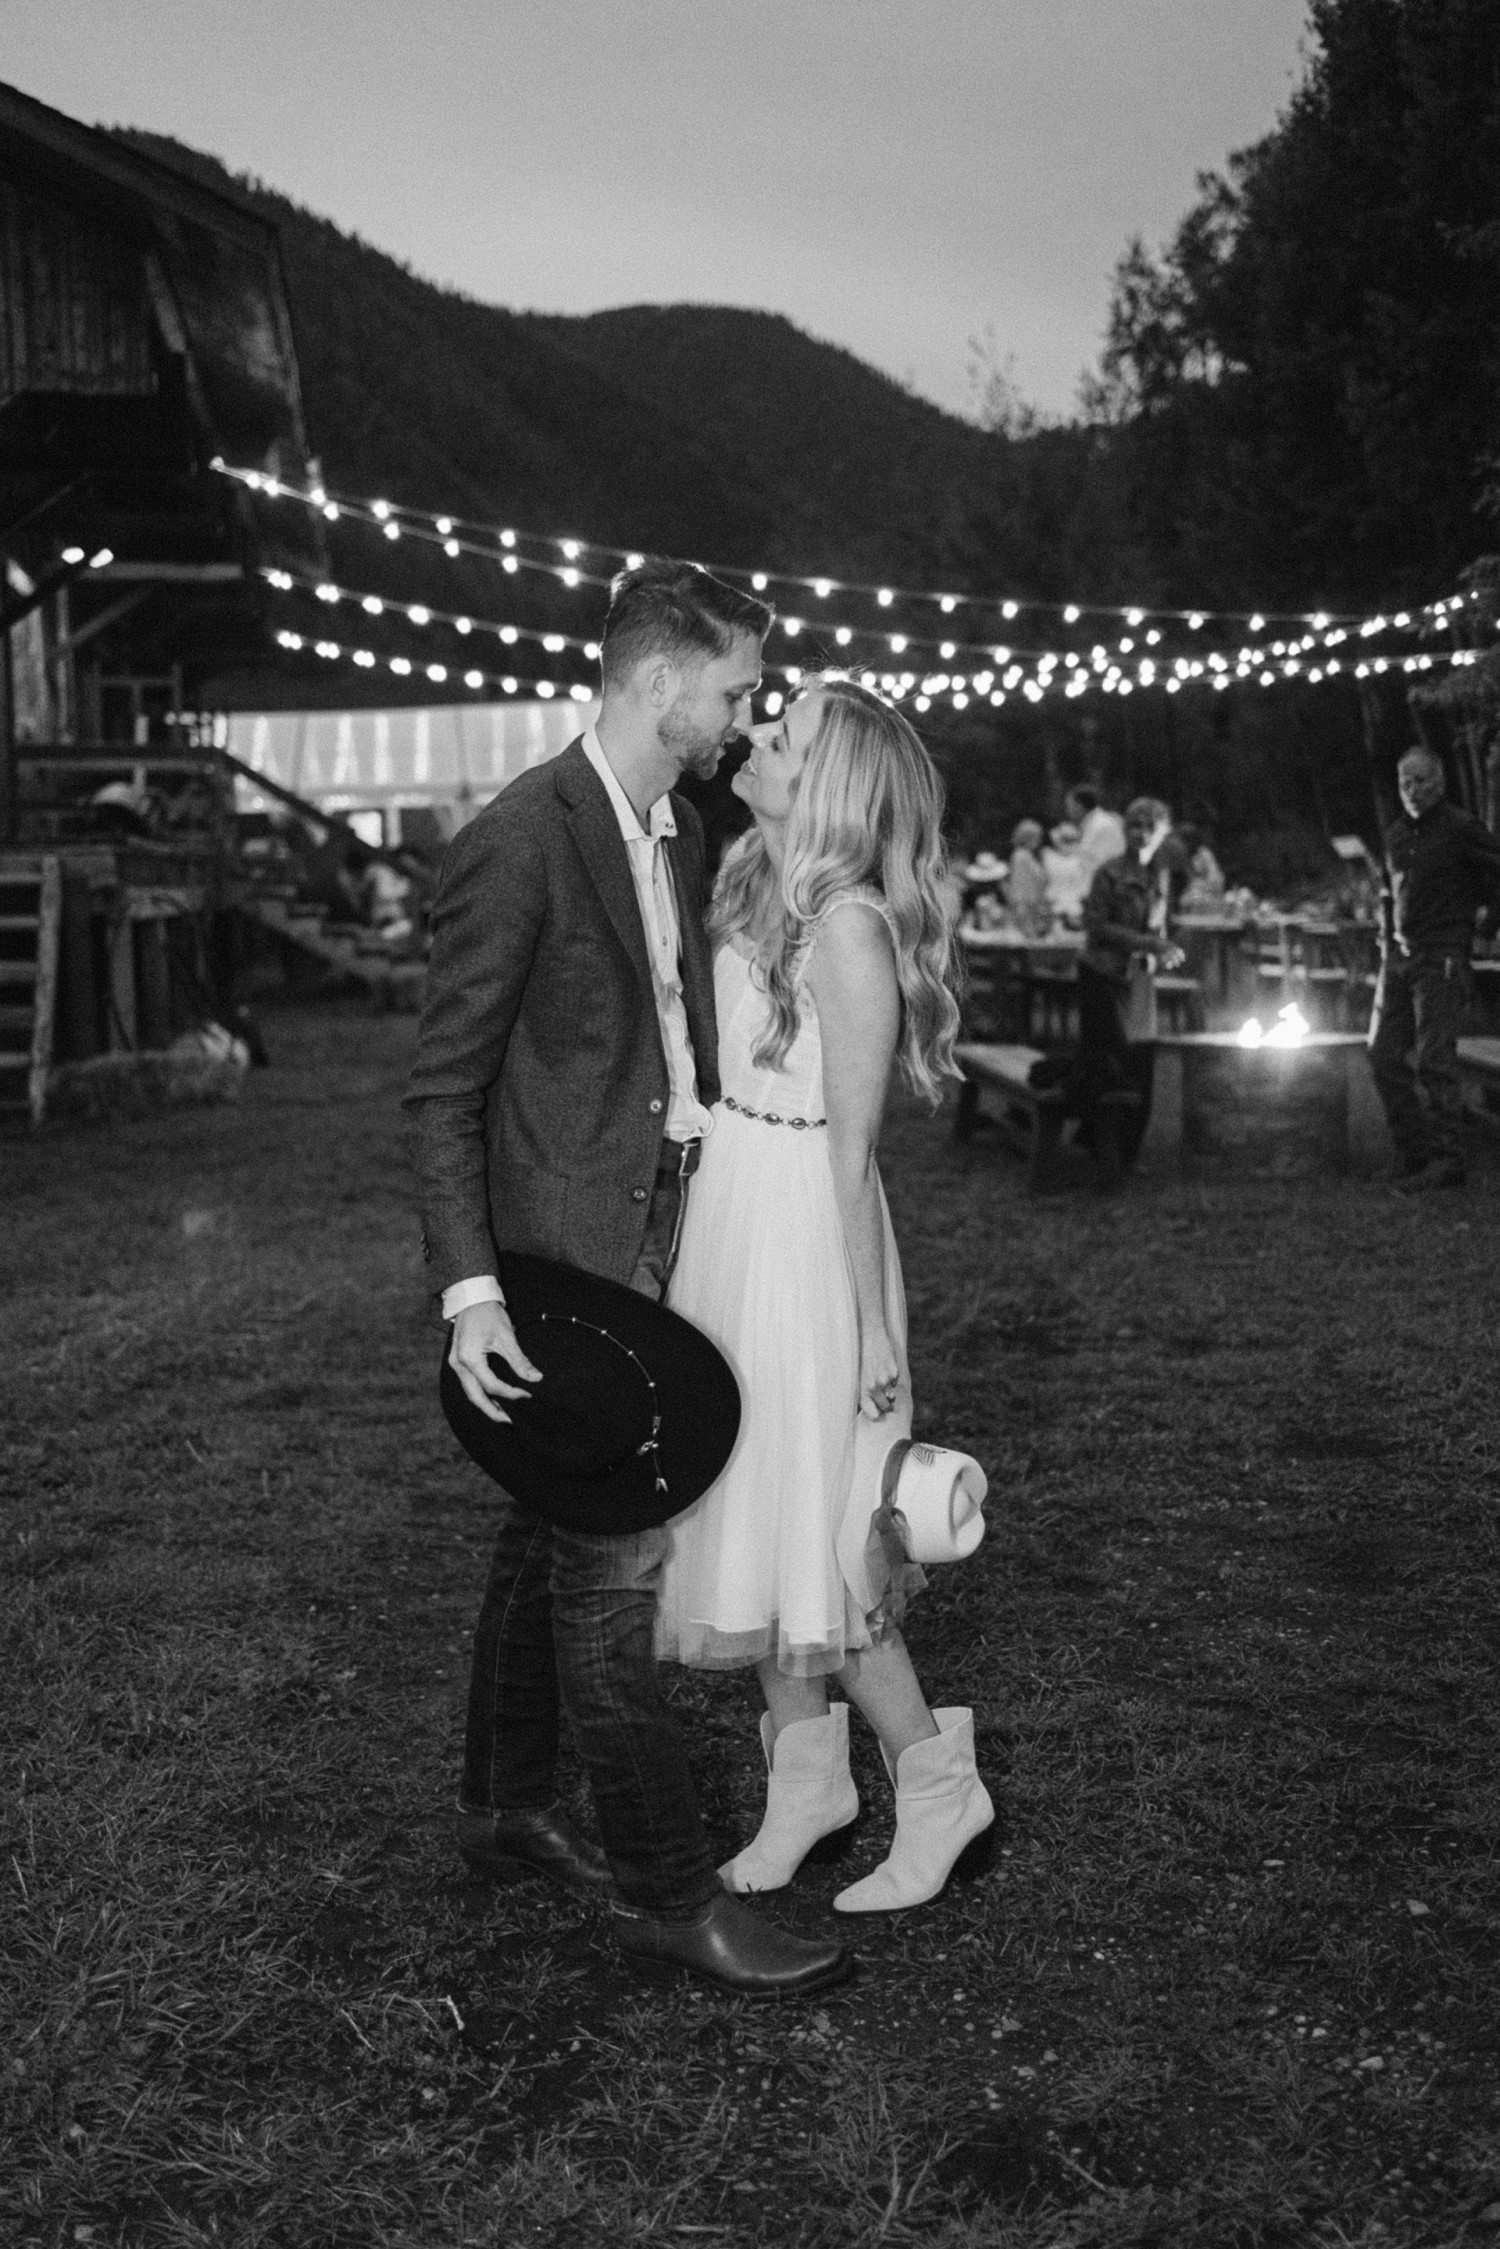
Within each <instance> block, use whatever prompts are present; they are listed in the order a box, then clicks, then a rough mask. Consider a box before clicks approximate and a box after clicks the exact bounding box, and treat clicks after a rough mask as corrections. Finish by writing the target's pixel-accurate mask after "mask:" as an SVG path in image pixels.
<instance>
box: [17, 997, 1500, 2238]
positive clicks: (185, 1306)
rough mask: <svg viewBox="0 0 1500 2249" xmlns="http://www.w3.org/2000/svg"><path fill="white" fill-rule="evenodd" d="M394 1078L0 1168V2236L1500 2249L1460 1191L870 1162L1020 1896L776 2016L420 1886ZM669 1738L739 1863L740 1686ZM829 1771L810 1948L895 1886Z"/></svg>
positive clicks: (466, 1567)
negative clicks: (1072, 1180)
mask: <svg viewBox="0 0 1500 2249" xmlns="http://www.w3.org/2000/svg"><path fill="white" fill-rule="evenodd" d="M411 1033H412V1027H411V1024H410V1022H409V1021H408V1020H403V1019H400V1018H394V1019H392V1018H374V1017H365V1016H360V1015H354V1014H344V1013H337V1012H333V1011H328V1010H324V1011H321V1012H319V1011H313V1010H307V1011H301V1012H288V1013H286V1014H282V1015H278V1016H273V1017H272V1018H271V1020H270V1023H269V1027H268V1037H269V1043H270V1046H271V1049H272V1057H273V1067H272V1068H271V1069H269V1070H267V1071H264V1072H260V1073H257V1074H256V1075H255V1076H254V1078H253V1079H252V1081H251V1083H250V1086H249V1088H248V1090H247V1093H246V1096H245V1098H244V1100H243V1102H242V1103H241V1104H240V1105H239V1106H238V1107H237V1108H235V1109H228V1110H224V1109H221V1110H214V1111H196V1112H182V1113H178V1114H176V1115H172V1116H166V1117H160V1118H157V1119H154V1120H145V1121H137V1122H133V1123H128V1124H125V1125H122V1126H118V1127H115V1128H112V1129H100V1128H95V1129H90V1130H83V1129H76V1130H68V1129H59V1130H58V1131H56V1132H55V1133H54V1132H49V1133H47V1134H45V1135H44V1136H42V1137H41V1138H40V1139H38V1140H36V1141H31V1140H27V1139H23V1138H20V1137H11V1138H9V1139H6V1140H4V1141H0V1175H3V1178H4V1181H5V1209H6V1260H5V1263H6V1273H7V1282H8V1286H7V1288H6V1291H5V1296H4V1303H3V1308H0V1383H3V1397H4V1417H5V1428H6V1445H5V1464H4V1521H3V1537H4V1551H5V1557H6V1566H5V1570H4V1582H3V1603H4V1608H3V1614H4V1634H5V1648H4V1666H5V1670H4V1677H5V1691H4V1695H3V1698H0V1741H3V1752H4V1760H5V1795H4V1807H3V1819H4V1828H5V1832H4V1838H3V1842H4V1848H3V1852H0V1880H3V1884H4V1914H3V1932H4V1934H3V1954H4V1975H5V1994H4V2012H5V2022H4V2053H3V2064H0V2067H3V2071H4V2115H3V2120H0V2241H3V2242H5V2243H7V2244H9V2243H11V2242H15V2243H17V2244H20V2243H27V2244H31V2243H44V2244H47V2245H49V2249H51V2245H53V2244H69V2245H71V2244H73V2243H88V2242H92V2243H96V2244H110V2245H121V2249H123V2245H134V2244H142V2245H145V2244H152V2245H155V2244H193V2245H203V2244H209V2243H216V2244H223V2245H229V2249H259V2245H261V2244H288V2245H295V2249H342V2245H345V2244H349V2245H355V2244H361V2245H363V2244H372V2245H373V2244H388V2245H392V2249H394V2245H397V2244H400V2245H402V2249H408V2245H409V2249H457V2245H459V2244H479V2243H495V2244H499V2245H501V2249H509V2245H511V2244H517V2245H519V2244H531V2243H538V2244H547V2245H549V2249H592V2245H595V2244H597V2245H599V2249H604V2245H609V2249H615V2245H617V2244H624V2243H630V2242H644V2241H648V2240H649V2241H652V2242H666V2243H675V2242H681V2243H688V2244H691V2243H696V2242H703V2243H708V2244H714V2243H723V2244H730V2245H736V2249H737V2245H741V2244H743V2245H746V2249H748V2245H751V2244H766V2245H768V2249H769V2245H776V2249H781V2245H786V2249H857V2245H863V2244H865V2243H876V2242H879V2243H889V2244H902V2243H913V2242H921V2243H932V2244H939V2245H943V2249H1023V2245H1024V2249H1124V2245H1126V2244H1148V2243H1151V2244H1161V2245H1163V2249H1168V2245H1170V2249H1178V2245H1182V2249H1199V2245H1202V2249H1231V2245H1234V2249H1240V2245H1243V2249H1250V2245H1253V2244H1262V2243H1263V2244H1267V2245H1270V2244H1284V2245H1286V2249H1301V2245H1303V2244H1319V2245H1325V2249H1344V2245H1350V2244H1360V2245H1362V2249H1374V2245H1375V2244H1380V2245H1381V2249H1448V2245H1450V2244H1451V2245H1456V2244H1458V2243H1470V2242H1475V2243H1478V2242H1484V2241H1497V2242H1500V2010H1497V1991H1496V1965H1497V1933H1500V1898H1497V1891H1496V1866H1495V1859H1496V1847H1497V1839H1500V1766H1497V1747H1500V1730H1497V1719H1500V1697H1497V1692H1496V1670H1497V1631H1496V1617H1497V1610H1500V1545H1497V1528H1500V1410H1497V1387H1500V1385H1497V1357H1496V1339H1497V1334H1500V1259H1497V1249H1500V1167H1497V1165H1496V1163H1495V1160H1494V1158H1493V1156H1492V1155H1488V1154H1486V1153H1485V1152H1483V1151H1481V1152H1480V1156H1479V1161H1478V1164H1477V1167H1476V1174H1475V1177H1474V1179H1473V1181H1472V1183H1471V1186H1470V1188H1469V1190H1468V1192H1467V1193H1466V1194H1463V1195H1448V1196H1436V1197H1431V1198H1428V1199H1427V1200H1426V1201H1423V1202H1418V1203H1415V1204H1410V1203H1406V1202H1403V1201H1402V1200H1401V1199H1400V1198H1398V1197H1396V1196H1395V1195H1393V1194H1392V1193H1391V1192H1390V1191H1389V1190H1388V1189H1386V1188H1383V1187H1380V1186H1378V1185H1375V1184H1373V1183H1369V1182H1358V1181H1350V1182H1346V1183H1342V1184H1337V1185H1322V1186H1306V1187H1291V1188H1278V1187H1276V1186H1273V1185H1271V1184H1268V1183H1267V1184H1260V1183H1253V1182H1249V1183H1242V1184H1238V1185H1233V1186H1224V1187H1214V1188H1212V1189H1205V1188H1195V1187H1190V1186H1186V1185H1183V1184H1181V1183H1179V1182H1178V1181H1177V1180H1175V1179H1174V1178H1172V1177H1169V1176H1167V1175H1165V1174H1162V1175H1159V1176H1155V1177H1151V1176H1148V1177H1145V1178H1142V1179H1139V1180H1137V1181H1136V1182H1135V1183H1134V1184H1133V1185H1132V1187H1131V1188H1130V1189H1129V1190H1128V1191H1127V1192H1126V1193H1125V1194H1124V1195H1123V1196H1121V1197H1120V1198H1119V1199H1118V1200H1116V1201H1114V1202H1110V1203H1101V1202H1099V1201H1097V1200H1095V1199H1093V1198H1092V1197H1089V1196H1086V1195H1078V1196H1074V1197H1069V1198H1067V1199H1063V1200H1059V1201H1055V1202H1048V1203H1044V1204H1027V1203H1026V1202H1025V1201H1024V1200H1023V1199H1022V1197H1021V1195H1020V1191H1019V1180H1018V1174H1017V1171H1016V1170H1015V1168H1014V1167H1013V1166H1012V1164H1011V1163H1010V1162H1009V1161H1008V1159H1006V1158H1005V1157H1004V1156H1003V1155H1002V1154H1001V1153H1000V1152H999V1151H998V1149H997V1148H996V1147H995V1146H994V1144H993V1143H991V1142H986V1141H979V1142H976V1143H975V1144H974V1145H973V1146H972V1147H971V1148H970V1149H968V1150H963V1151H961V1150H959V1149H957V1148H956V1147H955V1146H954V1145H953V1143H952V1142H951V1140H950V1139H949V1137H948V1135H947V1128H946V1120H943V1119H939V1120H937V1121H929V1120H928V1119H927V1118H926V1117H925V1116H924V1115H923V1114H921V1113H919V1112H917V1111H914V1110H903V1111H902V1112H901V1113H900V1114H898V1115H897V1116H896V1117H895V1118H894V1119H893V1121H892V1124H891V1127H890V1130H889V1134H888V1145H887V1148H886V1151H885V1155H884V1159H883V1160H884V1169H885V1173H886V1178H887V1184H888V1187H889V1190H890V1194H891V1200H892V1205H893V1208H894V1211H895V1215H896V1222H897V1226H898V1229H899V1231H900V1234H901V1238H902V1242H903V1248H904V1254H905V1259H906V1267H907V1277H908V1284H909V1290H910V1296H911V1308H912V1323H913V1345H914V1348H913V1362H914V1373H915V1381H916V1389H917V1397H918V1402H919V1425H920V1426H922V1427H925V1429H926V1431H927V1432H928V1433H929V1434H933V1435H936V1436H940V1437H941V1438H943V1439H945V1440H947V1441H949V1442H955V1443H959V1442H961V1443H963V1444H965V1445H968V1446H971V1447H972V1448H973V1449H974V1450H975V1451H976V1452H978V1453H979V1454H980V1455H981V1457H982V1458H983V1459H984V1460H985V1461H986V1462H987V1464H988V1465H989V1466H990V1468H991V1472H992V1496H993V1507H992V1512H991V1522H992V1532H991V1536H990V1538H989V1539H988V1540H987V1542H986V1544H985V1545H984V1547H983V1548H982V1549H981V1550H980V1553H979V1554H978V1556H977V1557H976V1558H975V1559H974V1560H973V1561H972V1562H971V1563H968V1564H966V1565H963V1566H962V1567H960V1568H957V1569H954V1570H952V1571H949V1572H947V1573H942V1574H939V1575H938V1576H937V1577H936V1579H935V1582H934V1586H933V1588H932V1590H931V1591H930V1593H929V1594H928V1595H927V1597H926V1598H925V1599H924V1601H923V1602H922V1603H921V1604H920V1605H919V1606H918V1607H917V1608H915V1609H914V1610H913V1612H912V1616H911V1620H910V1639H911V1644H912V1647H913V1651H914V1654H915V1656H916V1659H917V1663H918V1667H919V1669H920V1671H921V1672H922V1675H923V1677H924V1680H925V1682H926V1684H927V1687H928V1690H929V1693H930V1695H931V1697H932V1699H933V1700H934V1701H936V1702H955V1703H972V1704H973V1706H974V1708H975V1711H976V1716H977V1721H978V1731H979V1740H980V1749H981V1758H982V1761H983V1763H984V1765H985V1768H986V1771H987V1775H988V1777H989V1780H990V1783H991V1786H992V1788H993V1791H994V1793H995V1796H996V1800H997V1803H998V1805H999V1807H1000V1815H1001V1834H1000V1843H999V1848H998V1849H997V1851H996V1853H995V1856H994V1860H993V1864H992V1866H991V1868H990V1870H989V1871H988V1872H986V1873H984V1874H983V1875H981V1876H980V1877H979V1879H978V1880H976V1881H975V1882H974V1883H972V1884H970V1885H968V1886H966V1887H964V1888H961V1889H959V1890H957V1891H956V1892H954V1893H953V1894H950V1895H949V1896H947V1897H945V1898H944V1899H943V1900H942V1901H941V1902H940V1903H939V1904H937V1905H936V1906H933V1907H931V1908H928V1909H926V1910H925V1911H922V1912H919V1913H915V1914H910V1915H906V1916H902V1917H900V1918H897V1919H895V1920H893V1921H891V1922H889V1923H872V1924H870V1925H868V1926H865V1925H861V1926H859V1927H858V1929H857V1945H858V1952H859V1972H858V1976H857V1979H856V1980H855V1981H854V1982H853V1983H852V1984H850V1985H849V1986H847V1987H845V1988H844V1989H842V1990H839V1991H836V1992H833V1993H830V1994H827V1995H824V1996H823V1997H822V1998H820V1999H818V2000H815V2001H813V2002H811V2003H805V2004H802V2005H788V2006H785V2007H782V2008H772V2009H766V2008H755V2007H753V2006H750V2005H748V2004H745V2003H743V2002H734V2001H730V2000H728V1999H726V1998H721V1997H719V1996H716V1995H715V1994H713V1993H711V1992H709V1991H707V1990H700V1989H697V1988H694V1987H690V1986H687V1985H685V1984H684V1985H680V1986H672V1985H660V1984H653V1983H648V1982H645V1981H642V1980H641V1979H640V1978H639V1977H637V1975H635V1974H634V1973H633V1972H631V1971H628V1970H627V1969H626V1968H624V1967H623V1966H622V1965H620V1964H619V1963H617V1962H616V1960H615V1959H614V1957H613V1955H612V1953H611V1951H610V1949H609V1946H608V1938H607V1932H606V1929H605V1928H604V1926H603V1925H601V1924H600V1923H599V1922H598V1921H596V1920H595V1919H594V1918H592V1917H591V1916H590V1915H589V1914H588V1913H586V1912H585V1911H583V1910H582V1909H575V1908H574V1907H572V1906H571V1905H569V1904H567V1903H560V1902H558V1901H557V1899H556V1898H555V1897H554V1895H553V1894H552V1893H550V1892H547V1891H545V1890H542V1889H538V1888H536V1887H532V1886H527V1887H524V1888H516V1889H511V1890H507V1891H503V1892H490V1891H486V1890H484V1889H482V1888H478V1887H476V1886H474V1885H473V1884H472V1883H470V1882H469V1881H468V1880H467V1879H466V1878H465V1876H464V1874H463V1871H462V1868H461V1867H460V1865H459V1863H458V1862H457V1860H456V1859H455V1857H454V1856H453V1854H452V1851H451V1846H450V1843H449V1840H448V1836H447V1832H446V1826H445V1817H446V1812H447V1808H448V1806H449V1803H450V1801H451V1798H452V1794H453V1787H454V1780H455V1768H456V1758H457V1749H458V1743H459V1736H460V1726H461V1715H462V1700H463V1690H464V1680H465V1669H466V1656H465V1650H466V1645H467V1633H468V1629H469V1627H470V1625H471V1624H472V1622H473V1617H474V1612H475V1610H476V1608H477V1605H478V1598H479V1591H480V1586H481V1582H482V1577H483V1573H484V1569H485V1565H486V1558H487V1538H486V1523H487V1514H488V1501H487V1495H486V1487H485V1485H484V1483H483V1481H482V1479H481V1478H480V1477H479V1476H478V1474H477V1472H475V1471H474V1470H472V1469H471V1468H470V1467H469V1466H468V1465H467V1463H465V1462H464V1461H463V1460H462V1459H461V1458H460V1457H459V1456H458V1455H457V1451H456V1447H455V1445H454V1444H453V1442H452V1440H451V1438H450V1437H449V1435H448V1432H447V1430H446V1427H445V1426H444V1424H443V1423H442V1421H441V1419H440V1418H439V1416H438V1414H437V1411H436V1403H435V1385H434V1374H435V1367H436V1357H437V1331H436V1328H435V1326H434V1323H433V1316H432V1314H431V1312H430V1310H429V1309H428V1307H427V1306H426V1304H425V1303H424V1300H423V1296H422V1280H421V1268H420V1262H419V1259H418V1256H417V1250H416V1231H415V1225H414V1222H413V1220H412V1217H411V1214H410V1205H409V1195H408V1189H407V1184H406V1180H405V1176H404V1173H403V1168H402V1163H401V1157H400V1137H399V1125H398V1119H397V1111H396V1102H397V1099H398V1095H399V1090H400V1085H401V1080H402V1075H403V1071H404V1068H405V1063H406V1057H407V1053H408V1050H409V1044H410V1039H411ZM670 1691H671V1694H672V1696H673V1699H674V1701H675V1702H676V1704H677V1706H678V1708H679V1710H680V1712H681V1714H682V1716H683V1718H684V1720H685V1722H686V1724H687V1726H688V1727H689V1729H690V1737H691V1744H692V1749H693V1753H694V1757H695V1760H696V1767H697V1771H698V1773H699V1777H700V1781H701V1788H702V1795H703V1800H704V1804H705V1809H706V1813H707V1816H708V1819H709V1822H710V1826H711V1830H712V1834H713V1839H714V1841H715V1842H716V1843H717V1844H718V1845H719V1846H721V1847H722V1849H723V1851H724V1852H725V1853H726V1854H727V1853H728V1851H729V1850H730V1849H731V1848H732V1847H733V1846H734V1845H735V1844H736V1842H737V1841H738V1840H740V1839H742V1838H743V1837H744V1835H745V1834H746V1833H747V1832H748V1831H749V1830H750V1829H751V1828H752V1827H753V1825H754V1823H755V1820H756V1818H757V1817H758V1813H757V1808H756V1807H757V1802H758V1797H759V1790H760V1780H759V1776H758V1774H757V1771H756V1763H757V1750H756V1743H755V1735H754V1724H755V1712H756V1702H755V1696H754V1692H753V1688H752V1686H751V1684H750V1683H749V1682H747V1681H746V1680H743V1679H740V1678H737V1677H728V1678H726V1677H712V1676H711V1677H706V1678H705V1677H698V1676H683V1675H680V1674H677V1675H673V1676H672V1679H671V1682H670ZM856 1732H857V1735H858V1742H857V1753H856V1754H857V1772H858V1777H859V1779H860V1783H861V1788H862V1791H863V1793H864V1794H865V1796H866V1800H867V1810H866V1813H865V1815H864V1817H863V1818H862V1820H861V1823H860V1825H859V1827H858V1829H857V1830H856V1831H855V1836H854V1842H853V1846H852V1849H851V1851H850V1853H849V1855H848V1857H847V1858H846V1859H845V1861H844V1862H843V1864H842V1865H841V1866H838V1867H833V1866H826V1867H819V1868H816V1869H809V1870H807V1872H806V1873H805V1875H804V1877H803V1878H802V1879H800V1880H799V1882H798V1883H797V1884H796V1885H795V1886H794V1887H793V1889H792V1890H790V1891H788V1892H786V1893H783V1895H782V1897H781V1898H780V1899H779V1900H778V1901H777V1904H776V1910H777V1912H778V1913H779V1914H780V1915H781V1916H782V1917H783V1918H784V1919H785V1920H786V1921H787V1922H788V1924H790V1925H792V1926H795V1927H798V1928H801V1929H807V1930H813V1929H820V1928H823V1927H826V1925H827V1921H828V1908H829V1900H830V1898H831V1896H832V1893H833V1891H834V1889H835V1888H836V1887H838V1886H840V1885H841V1884H842V1883H844V1882H846V1881H847V1880H849V1879H851V1876H852V1874H853V1873H856V1872H862V1871H864V1870H865V1869H866V1868H868V1867H869V1866H870V1865H872V1864H874V1863H875V1861H876V1860H877V1859H878V1858H879V1857H881V1856H882V1855H883V1853H884V1850H885V1848H886V1841H887V1837H888V1833H889V1820H890V1806H889V1794H888V1790H887V1789H886V1788H885V1786H884V1784H883V1782H882V1780H881V1779H880V1778H879V1777H878V1757H877V1756H876V1754H875V1752H874V1750H873V1745H872V1743H871V1742H870V1740H869V1737H868V1736H867V1735H865V1734H863V1732H862V1731H860V1730H859V1729H858V1728H857V1729H856ZM569 1785H570V1787H572V1788H573V1789H574V1790H575V1791H576V1789H577V1786H578V1782H577V1775H576V1772H575V1773H572V1774H571V1775H570V1779H569Z"/></svg>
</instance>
